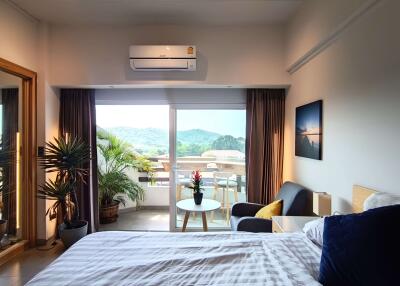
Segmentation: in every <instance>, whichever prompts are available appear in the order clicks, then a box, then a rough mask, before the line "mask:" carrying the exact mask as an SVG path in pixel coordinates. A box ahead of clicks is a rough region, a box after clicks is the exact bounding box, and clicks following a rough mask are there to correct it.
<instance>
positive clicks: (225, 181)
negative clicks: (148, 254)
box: [213, 172, 239, 224]
mask: <svg viewBox="0 0 400 286" xmlns="http://www.w3.org/2000/svg"><path fill="white" fill-rule="evenodd" d="M220 191H222V196H219V197H220V198H221V197H222V200H221V209H222V210H224V211H225V215H226V223H227V224H228V223H229V217H230V208H231V205H230V196H229V194H230V193H233V197H234V200H235V203H237V202H238V201H239V200H238V183H237V182H236V176H235V174H233V173H230V172H214V193H213V199H214V200H216V198H217V194H218V193H219V192H220Z"/></svg>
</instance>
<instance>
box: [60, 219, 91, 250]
mask: <svg viewBox="0 0 400 286" xmlns="http://www.w3.org/2000/svg"><path fill="white" fill-rule="evenodd" d="M87 228H88V222H87V221H84V220H81V221H80V222H79V224H78V225H77V226H76V227H74V228H67V226H66V225H65V224H64V223H62V224H60V225H59V226H58V233H59V235H60V238H61V240H62V242H63V243H64V246H65V247H66V248H69V247H70V246H71V245H73V244H74V243H75V242H77V241H78V240H80V239H81V238H82V237H84V236H86V235H87Z"/></svg>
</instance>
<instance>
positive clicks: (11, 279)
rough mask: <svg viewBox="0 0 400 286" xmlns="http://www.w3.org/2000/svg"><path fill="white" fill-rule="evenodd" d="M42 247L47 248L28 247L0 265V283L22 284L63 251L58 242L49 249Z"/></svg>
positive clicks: (11, 285)
mask: <svg viewBox="0 0 400 286" xmlns="http://www.w3.org/2000/svg"><path fill="white" fill-rule="evenodd" d="M39 249H42V250H39ZM43 249H48V247H43V248H41V247H39V248H32V249H29V250H27V251H25V252H24V253H21V254H20V255H18V256H16V257H14V258H13V259H12V260H10V261H9V262H7V263H6V264H4V265H2V266H0V285H1V286H20V285H24V284H25V283H27V282H28V281H29V280H30V279H32V277H33V276H35V275H36V274H37V273H39V272H40V271H41V270H43V269H44V268H45V267H46V266H47V265H49V264H50V263H51V262H52V261H53V260H55V259H56V258H57V257H58V256H59V255H60V254H61V253H62V252H63V251H64V246H63V245H62V243H61V242H58V244H57V245H56V246H55V247H54V248H52V249H50V250H43Z"/></svg>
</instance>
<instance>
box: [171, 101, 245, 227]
mask: <svg viewBox="0 0 400 286" xmlns="http://www.w3.org/2000/svg"><path fill="white" fill-rule="evenodd" d="M175 119H176V132H175V139H176V141H175V160H176V164H175V182H176V190H175V196H176V201H177V202H179V201H181V200H185V199H187V200H193V192H192V189H190V188H189V187H190V186H191V176H192V172H193V171H195V170H199V171H200V172H201V174H202V181H203V185H202V188H203V199H209V200H215V201H218V202H219V203H220V204H221V208H219V209H217V210H215V211H210V212H207V213H206V216H207V224H208V229H214V230H215V229H227V228H229V220H230V208H231V206H232V204H234V203H235V202H244V201H246V197H247V196H246V177H245V174H246V166H245V161H246V160H245V159H246V158H245V140H246V139H245V134H246V111H245V110H243V109H229V110H228V109H223V108H221V109H177V110H176V118H175ZM184 215H185V211H183V210H181V209H178V208H177V209H176V227H177V228H181V227H182V226H183V221H184ZM187 228H192V229H202V228H203V222H202V216H201V213H197V214H191V216H190V217H189V220H188V224H187Z"/></svg>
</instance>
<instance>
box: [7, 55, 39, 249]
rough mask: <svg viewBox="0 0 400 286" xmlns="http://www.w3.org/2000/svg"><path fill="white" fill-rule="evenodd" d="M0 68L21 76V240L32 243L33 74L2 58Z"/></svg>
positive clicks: (34, 167)
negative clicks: (22, 193) (22, 192)
mask: <svg viewBox="0 0 400 286" xmlns="http://www.w3.org/2000/svg"><path fill="white" fill-rule="evenodd" d="M0 70H1V71H4V72H6V73H9V74H12V75H15V76H17V77H19V78H21V79H22V132H21V155H22V158H23V162H22V164H21V190H24V195H23V196H21V227H22V228H21V234H22V239H23V240H24V241H25V243H26V244H27V245H28V246H30V247H32V246H35V243H36V218H37V216H36V212H37V211H36V201H37V200H36V189H37V177H36V176H37V163H36V162H37V157H36V150H37V143H36V132H37V131H36V116H37V115H36V112H37V74H36V72H34V71H31V70H29V69H26V68H24V67H21V66H19V65H17V64H14V63H12V62H10V61H7V60H5V59H3V58H0Z"/></svg>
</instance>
